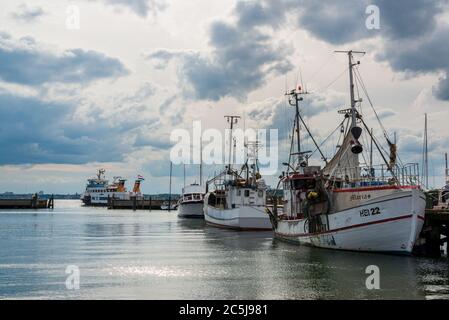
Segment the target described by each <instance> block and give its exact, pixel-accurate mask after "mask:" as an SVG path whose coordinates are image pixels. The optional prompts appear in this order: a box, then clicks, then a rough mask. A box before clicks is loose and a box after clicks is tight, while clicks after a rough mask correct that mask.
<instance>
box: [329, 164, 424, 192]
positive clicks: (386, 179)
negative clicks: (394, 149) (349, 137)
mask: <svg viewBox="0 0 449 320" xmlns="http://www.w3.org/2000/svg"><path fill="white" fill-rule="evenodd" d="M330 180H331V181H332V182H333V183H335V182H337V181H339V182H340V183H341V184H342V187H360V186H362V187H363V186H382V185H399V186H405V185H409V186H410V185H411V186H419V185H421V180H420V174H419V164H418V163H407V164H405V165H402V166H399V165H395V166H394V167H393V168H392V169H391V170H390V169H389V167H388V166H386V165H373V166H359V167H353V168H349V167H346V168H344V169H342V170H339V171H338V175H336V176H334V177H331V178H330Z"/></svg>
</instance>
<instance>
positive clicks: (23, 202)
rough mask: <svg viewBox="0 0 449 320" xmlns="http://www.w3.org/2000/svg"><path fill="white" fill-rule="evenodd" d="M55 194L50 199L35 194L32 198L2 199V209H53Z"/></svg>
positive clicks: (0, 202)
mask: <svg viewBox="0 0 449 320" xmlns="http://www.w3.org/2000/svg"><path fill="white" fill-rule="evenodd" d="M54 206H55V204H54V198H53V196H52V197H51V198H50V199H39V198H38V197H37V195H33V196H32V197H31V199H0V209H50V208H51V209H53V208H54Z"/></svg>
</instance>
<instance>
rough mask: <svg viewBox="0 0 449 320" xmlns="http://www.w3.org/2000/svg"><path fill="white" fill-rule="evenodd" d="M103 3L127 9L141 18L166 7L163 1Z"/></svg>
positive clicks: (106, 1)
mask: <svg viewBox="0 0 449 320" xmlns="http://www.w3.org/2000/svg"><path fill="white" fill-rule="evenodd" d="M103 2H104V3H106V4H108V5H114V6H122V7H127V8H128V9H130V10H131V11H132V12H134V13H135V14H137V15H138V16H141V17H143V18H145V17H147V16H148V15H149V14H150V13H153V14H156V12H158V11H162V10H164V9H165V8H166V7H167V3H166V1H165V0H103Z"/></svg>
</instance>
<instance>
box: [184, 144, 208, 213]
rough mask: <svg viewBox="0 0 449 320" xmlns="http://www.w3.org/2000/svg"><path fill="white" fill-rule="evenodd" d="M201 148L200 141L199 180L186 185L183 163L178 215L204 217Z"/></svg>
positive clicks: (204, 190)
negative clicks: (182, 180)
mask: <svg viewBox="0 0 449 320" xmlns="http://www.w3.org/2000/svg"><path fill="white" fill-rule="evenodd" d="M202 154H203V149H202V144H201V143H200V165H199V169H200V170H199V171H200V172H199V175H200V176H199V181H200V183H199V184H198V183H192V184H190V185H188V186H186V166H185V165H184V187H183V188H182V194H181V197H180V198H179V201H178V217H180V218H204V212H203V206H204V195H205V194H206V189H205V187H204V186H203V157H202Z"/></svg>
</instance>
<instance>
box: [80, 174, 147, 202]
mask: <svg viewBox="0 0 449 320" xmlns="http://www.w3.org/2000/svg"><path fill="white" fill-rule="evenodd" d="M143 180H144V179H143V177H142V176H140V175H139V176H138V177H137V179H136V180H135V183H134V187H133V191H132V192H128V191H127V190H126V187H125V183H126V179H123V178H122V177H114V180H113V182H112V183H111V184H110V183H109V180H107V179H106V178H105V170H104V169H99V170H98V172H97V175H96V176H95V177H93V178H90V179H87V185H86V190H85V191H84V193H83V195H82V196H81V201H82V202H83V204H84V205H85V206H100V207H106V206H107V205H108V199H109V198H112V197H114V198H115V199H117V200H129V199H130V198H131V197H137V198H142V197H143V196H142V193H141V192H140V184H141V182H142V181H143Z"/></svg>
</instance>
